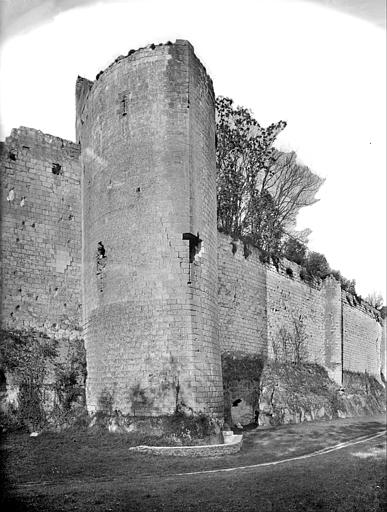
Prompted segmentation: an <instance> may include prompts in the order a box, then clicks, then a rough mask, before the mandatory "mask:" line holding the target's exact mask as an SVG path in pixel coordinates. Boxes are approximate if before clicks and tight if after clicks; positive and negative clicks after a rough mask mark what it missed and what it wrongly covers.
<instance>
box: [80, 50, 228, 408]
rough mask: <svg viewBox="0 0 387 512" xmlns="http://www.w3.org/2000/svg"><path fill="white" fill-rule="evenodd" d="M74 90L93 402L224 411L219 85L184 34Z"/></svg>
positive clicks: (89, 384)
mask: <svg viewBox="0 0 387 512" xmlns="http://www.w3.org/2000/svg"><path fill="white" fill-rule="evenodd" d="M85 89H86V93H85ZM88 89H89V91H87V90H88ZM77 93H78V105H77V112H78V120H77V127H78V130H79V135H78V136H79V138H80V141H81V145H82V164H83V180H82V189H83V192H82V193H83V237H84V243H83V272H84V274H83V283H84V311H83V313H84V323H85V340H86V353H87V363H88V382H87V401H88V407H89V410H96V409H103V408H106V407H107V406H108V407H113V408H114V409H120V410H121V411H122V412H123V413H131V414H136V415H139V414H144V415H149V414H150V415H157V414H165V413H171V412H173V411H174V410H175V408H176V405H177V404H178V403H180V402H183V403H184V404H185V405H187V406H189V407H192V408H193V409H196V410H204V411H206V412H214V413H217V414H220V413H221V412H222V399H223V397H222V385H221V365H220V352H219V345H218V338H217V303H216V279H217V267H216V186H215V142H214V141H215V115H214V96H213V90H212V83H211V81H210V79H209V78H208V76H207V75H206V73H205V70H204V68H203V67H202V65H201V64H200V62H199V61H198V60H197V58H196V57H195V55H194V53H193V49H192V47H191V45H189V43H187V42H184V41H177V42H176V44H174V45H169V44H167V45H160V46H156V47H154V46H152V47H148V48H146V49H142V50H138V51H136V52H134V53H131V54H130V55H129V56H127V57H122V58H119V59H117V60H116V62H115V63H113V64H112V65H111V66H110V67H109V68H108V69H107V70H106V71H104V72H103V74H101V75H100V76H99V77H98V80H96V82H95V83H94V84H93V85H92V87H91V88H90V87H89V84H88V83H85V82H83V83H80V81H79V80H78V83H77ZM187 234H188V238H190V237H191V238H192V241H190V240H188V239H183V238H187ZM183 235H184V237H183ZM197 236H198V237H199V238H200V240H201V242H199V240H198V239H196V242H197V243H196V244H195V243H194V242H195V237H197ZM190 246H191V248H190ZM190 260H192V261H190Z"/></svg>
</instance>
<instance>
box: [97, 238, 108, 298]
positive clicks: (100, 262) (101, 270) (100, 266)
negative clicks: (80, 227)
mask: <svg viewBox="0 0 387 512" xmlns="http://www.w3.org/2000/svg"><path fill="white" fill-rule="evenodd" d="M105 268H106V251H105V247H104V245H103V243H102V242H98V245H97V272H96V273H97V280H98V289H99V291H100V292H101V293H102V292H103V284H104V276H105Z"/></svg>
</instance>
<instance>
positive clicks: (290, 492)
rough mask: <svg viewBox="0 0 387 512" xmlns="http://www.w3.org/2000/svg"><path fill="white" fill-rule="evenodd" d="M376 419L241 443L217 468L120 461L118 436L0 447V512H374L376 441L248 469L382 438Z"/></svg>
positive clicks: (264, 434)
mask: <svg viewBox="0 0 387 512" xmlns="http://www.w3.org/2000/svg"><path fill="white" fill-rule="evenodd" d="M384 425H385V419H384V417H383V416H378V417H373V418H356V419H355V418H353V419H346V420H333V421H327V422H323V423H303V424H298V425H286V426H281V427H276V428H270V429H262V428H258V429H256V430H254V431H251V432H248V433H246V434H245V440H244V445H243V448H242V451H241V452H240V453H239V454H236V455H230V456H225V457H218V458H194V459H190V458H179V457H154V456H146V455H141V454H135V453H130V452H129V450H128V448H129V446H131V445H133V442H134V441H133V438H132V437H130V436H128V435H124V434H109V433H108V432H94V433H92V432H90V431H80V432H76V433H74V432H73V433H72V432H65V433H60V434H53V433H46V434H42V435H40V436H38V437H36V438H31V437H29V435H28V434H26V433H12V434H8V435H6V436H5V438H4V439H3V442H2V449H1V456H2V475H3V486H4V494H3V502H2V505H3V508H2V510H4V508H6V507H8V508H9V509H12V510H30V511H38V510H39V511H45V510H47V511H59V510H61V511H70V510H82V511H88V510H90V511H91V510H93V511H94V510H96V511H108V510H114V511H116V510H117V511H124V510H125V511H132V510H133V511H135V510H203V511H204V510H206V511H207V510H216V511H218V510H219V511H220V510H238V511H239V512H241V511H244V510H257V509H258V508H259V510H264V511H265V510H269V511H275V510H284V511H285V510H286V511H287V510H326V511H328V510H340V511H342V510H343V511H347V510H348V511H349V510H351V511H352V510H359V512H360V511H363V510H364V511H367V512H371V511H374V512H376V511H379V510H380V512H381V511H382V510H384V509H383V508H381V506H382V500H383V489H384V488H385V466H384V465H385V450H384V443H383V438H381V437H379V438H377V439H375V440H373V441H368V442H366V443H362V444H359V445H354V446H353V447H349V448H345V449H343V450H339V451H336V452H332V453H331V454H328V455H323V456H318V457H314V458H310V459H305V460H303V461H295V462H287V463H284V464H280V465H278V466H268V467H264V468H255V469H245V470H237V471H232V472H229V473H224V472H223V473H212V474H200V475H191V476H177V473H185V472H192V471H202V470H209V469H217V468H231V467H236V466H248V465H253V464H258V463H261V462H268V461H274V460H280V459H283V458H289V457H294V456H298V455H302V454H306V453H310V452H313V451H315V450H319V449H321V448H324V447H326V446H333V445H335V444H338V443H340V442H342V441H346V440H348V439H354V438H356V437H359V436H362V435H365V434H372V433H375V432H378V431H380V430H382V429H383V428H384Z"/></svg>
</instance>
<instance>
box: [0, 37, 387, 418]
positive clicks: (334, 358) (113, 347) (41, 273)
mask: <svg viewBox="0 0 387 512" xmlns="http://www.w3.org/2000/svg"><path fill="white" fill-rule="evenodd" d="M76 141H77V142H76V143H74V142H71V141H67V140H63V139H61V138H58V137H53V136H51V135H47V134H43V133H42V132H40V131H38V130H35V129H32V128H25V127H21V128H19V129H14V130H13V131H12V133H11V135H10V137H8V138H7V139H6V140H5V142H4V143H1V183H2V197H1V219H0V222H1V286H2V289H1V322H2V328H3V329H5V330H7V329H8V330H15V329H19V330H28V329H35V330H39V331H41V332H44V333H46V334H47V335H48V336H50V337H53V338H57V339H61V340H63V339H71V338H76V337H77V336H78V337H79V333H80V332H82V333H83V339H84V342H85V348H86V360H87V385H86V401H87V408H88V410H89V412H94V411H98V410H104V411H107V412H109V411H113V410H119V411H121V412H122V413H123V414H130V415H141V416H157V415H163V414H171V413H173V412H174V411H175V409H176V406H177V405H179V404H184V406H185V407H186V408H188V409H192V410H194V411H203V412H205V413H207V414H210V415H214V416H216V417H221V416H222V415H223V382H222V367H221V355H222V353H225V352H230V351H231V352H232V351H235V352H238V353H244V354H262V355H263V356H269V357H270V356H271V357H273V356H274V352H273V351H274V350H275V346H276V340H278V337H280V336H281V333H283V332H284V329H288V330H291V329H292V326H293V325H294V322H295V321H297V322H302V327H303V329H304V331H303V332H304V334H305V338H304V339H305V358H306V360H308V361H311V362H317V363H319V364H321V365H323V366H324V367H325V368H326V369H327V370H328V372H329V374H330V376H331V377H332V378H334V379H335V380H336V381H337V383H338V384H341V381H342V375H343V371H344V370H350V371H356V372H368V373H369V374H371V375H374V376H375V377H377V378H378V379H379V378H380V371H381V370H382V371H383V372H384V374H385V368H384V350H385V348H384V347H385V335H384V332H385V330H384V328H383V326H382V320H381V319H380V317H379V314H378V312H377V311H376V310H374V309H372V308H371V307H368V306H367V307H365V306H364V304H363V305H361V304H357V303H355V302H354V301H353V300H352V299H350V298H348V297H347V295H346V294H343V293H342V292H341V290H340V286H339V284H338V283H337V282H336V281H334V280H333V279H326V280H325V281H324V282H323V283H320V284H318V285H311V284H308V283H305V282H303V281H302V279H301V278H300V268H299V267H298V266H297V265H295V264H294V263H291V262H286V261H283V262H281V264H280V267H279V268H274V267H273V266H271V265H268V264H264V263H262V262H261V261H260V259H259V251H258V250H257V249H255V248H250V249H249V251H247V252H246V251H243V247H242V245H243V244H242V242H238V241H235V240H232V239H231V238H230V237H228V236H226V235H224V234H221V233H218V232H217V222H216V165H215V104H214V91H213V85H212V81H211V79H210V78H209V76H208V75H207V73H206V70H205V68H204V67H203V65H202V64H201V63H200V61H199V60H198V58H197V57H196V56H195V53H194V50H193V47H192V46H191V44H190V43H189V42H187V41H183V40H177V41H176V42H175V43H174V44H172V43H167V44H161V45H150V46H148V47H146V48H142V49H139V50H137V51H132V50H131V51H130V52H129V53H128V55H126V56H120V57H118V58H117V59H116V60H115V62H113V63H112V64H111V65H110V66H109V67H108V68H107V69H106V70H105V71H103V72H101V73H99V74H98V75H97V77H96V79H95V81H94V82H92V81H90V80H87V79H85V78H81V77H78V79H77V81H76ZM289 268H290V269H291V271H289V270H287V269H289ZM62 350H66V349H65V348H63V347H62Z"/></svg>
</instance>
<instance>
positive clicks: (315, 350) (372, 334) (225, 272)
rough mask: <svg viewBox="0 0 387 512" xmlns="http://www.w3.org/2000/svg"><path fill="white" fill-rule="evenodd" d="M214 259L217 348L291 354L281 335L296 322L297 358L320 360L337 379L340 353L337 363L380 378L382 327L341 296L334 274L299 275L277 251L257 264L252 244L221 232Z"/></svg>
mask: <svg viewBox="0 0 387 512" xmlns="http://www.w3.org/2000/svg"><path fill="white" fill-rule="evenodd" d="M218 259H219V264H218V268H219V283H218V286H219V319H220V324H219V332H220V342H221V350H222V352H230V351H231V352H233V351H234V352H243V353H245V354H263V355H268V356H269V357H272V358H276V357H279V358H281V359H283V358H285V359H292V360H294V359H295V357H296V355H297V354H295V353H294V347H293V348H292V346H290V348H289V343H288V341H287V339H288V335H289V334H290V335H292V336H293V337H294V329H295V327H296V325H297V327H298V328H301V331H300V332H301V337H302V340H303V342H302V346H301V347H300V350H299V356H300V357H301V359H303V360H307V361H310V362H316V363H318V364H320V365H323V366H324V367H325V368H327V370H328V372H329V374H330V376H331V377H332V378H333V379H334V380H336V382H338V383H340V384H341V382H342V371H343V358H344V369H346V370H350V371H367V372H368V373H370V374H372V375H374V376H376V377H377V378H380V367H381V358H380V352H381V348H380V347H381V342H382V341H381V340H382V328H381V325H380V323H378V322H377V321H376V316H377V313H376V312H375V310H373V309H372V308H371V307H368V306H367V307H365V306H360V305H357V306H349V304H348V303H347V301H344V302H343V303H342V293H341V288H340V284H339V283H338V282H337V281H336V280H334V279H333V278H327V279H325V280H324V281H323V282H322V283H313V284H309V283H306V282H305V281H303V280H302V279H301V277H300V270H301V269H300V267H299V266H298V265H296V264H295V263H293V262H290V261H287V260H285V259H284V260H281V261H280V262H279V264H278V268H275V267H274V266H273V265H268V264H264V263H262V262H261V261H260V259H259V251H258V250H257V249H256V248H254V247H251V246H248V247H247V246H244V245H243V243H242V242H238V241H233V240H232V239H231V237H229V236H227V235H224V234H222V233H219V234H218ZM342 304H343V305H342ZM342 308H343V309H342ZM284 342H285V343H287V349H286V350H285V349H284ZM342 347H343V348H342ZM286 351H287V352H286ZM285 352H286V353H285Z"/></svg>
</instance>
